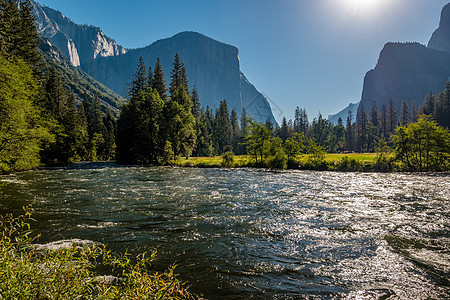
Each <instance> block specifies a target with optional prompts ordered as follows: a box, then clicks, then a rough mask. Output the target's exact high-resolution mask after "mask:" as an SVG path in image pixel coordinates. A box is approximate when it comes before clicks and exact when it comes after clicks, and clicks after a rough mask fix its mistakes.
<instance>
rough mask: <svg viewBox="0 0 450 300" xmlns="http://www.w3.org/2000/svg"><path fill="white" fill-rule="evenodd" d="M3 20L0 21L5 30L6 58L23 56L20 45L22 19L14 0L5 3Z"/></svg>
mask: <svg viewBox="0 0 450 300" xmlns="http://www.w3.org/2000/svg"><path fill="white" fill-rule="evenodd" d="M4 7H5V8H4V9H3V13H2V20H1V21H0V22H1V24H2V27H3V30H2V31H3V32H4V45H3V47H4V53H3V54H4V55H5V57H6V58H10V57H18V58H21V55H20V54H21V52H20V47H19V45H20V44H22V40H21V39H22V37H21V35H20V30H21V26H22V24H21V20H20V12H19V10H18V9H17V6H16V4H15V3H14V1H7V2H6V4H5V5H4Z"/></svg>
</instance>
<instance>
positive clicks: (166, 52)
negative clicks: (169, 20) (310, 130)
mask: <svg viewBox="0 0 450 300" xmlns="http://www.w3.org/2000/svg"><path fill="white" fill-rule="evenodd" d="M176 53H178V54H179V56H180V58H181V60H182V61H183V62H184V64H185V66H186V71H187V74H188V81H189V85H190V88H192V87H193V86H194V85H195V86H196V87H197V90H198V93H199V96H200V101H201V103H202V105H203V106H204V107H206V106H209V107H210V108H212V109H216V108H217V107H218V106H219V103H220V101H222V100H223V99H226V100H227V102H228V106H229V108H230V109H232V108H235V109H236V111H237V112H238V114H240V113H241V110H242V107H243V106H245V108H246V110H247V113H248V115H250V116H252V117H253V118H255V119H256V120H257V121H260V122H265V121H266V120H270V121H271V122H274V123H275V119H274V117H273V114H272V111H271V108H270V105H269V103H268V101H267V99H266V98H265V97H264V96H263V95H262V94H261V93H260V92H258V90H257V89H256V88H255V87H254V86H253V85H252V84H251V83H250V82H249V81H248V80H247V79H246V78H245V76H244V75H243V74H242V73H241V71H240V68H239V58H238V49H237V48H236V47H234V46H230V45H227V44H224V43H221V42H218V41H215V40H213V39H211V38H209V37H206V36H204V35H202V34H199V33H196V32H182V33H179V34H177V35H175V36H173V37H171V38H168V39H163V40H159V41H157V42H155V43H153V44H151V45H149V46H147V47H145V48H140V49H134V50H129V51H128V53H126V54H124V55H120V56H115V57H104V58H97V59H96V60H94V61H92V62H90V63H87V64H83V65H81V68H82V69H83V70H85V71H86V72H87V73H88V74H90V75H91V76H92V77H94V78H95V79H97V80H98V81H100V82H102V83H104V84H105V85H106V86H108V87H110V88H111V89H112V90H114V91H115V92H117V93H119V94H121V95H125V94H126V89H127V86H126V84H127V83H129V82H130V78H131V76H132V75H133V74H134V73H135V71H136V66H137V63H138V60H139V57H141V56H142V57H143V59H144V62H145V64H146V66H147V68H148V67H150V66H151V67H152V68H153V67H154V66H155V63H156V59H157V58H158V57H159V58H160V60H161V64H162V66H163V68H164V72H165V75H166V82H167V83H168V84H169V83H170V70H171V68H172V63H173V59H174V57H175V54H176Z"/></svg>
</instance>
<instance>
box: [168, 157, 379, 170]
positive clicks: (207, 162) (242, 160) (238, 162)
mask: <svg viewBox="0 0 450 300" xmlns="http://www.w3.org/2000/svg"><path fill="white" fill-rule="evenodd" d="M308 157H309V155H308V154H303V155H299V156H297V157H296V159H297V160H298V161H299V162H300V163H305V162H306V161H307V160H308ZM344 157H347V158H348V159H354V160H355V161H357V162H363V163H373V162H374V160H375V157H376V153H333V154H326V155H325V162H327V163H332V162H334V161H338V160H340V159H343V158H344ZM222 160H223V159H222V157H221V156H211V157H188V158H187V159H186V158H185V157H181V158H179V159H178V160H177V161H176V165H178V166H180V167H206V168H208V167H221V166H222ZM252 161H253V158H252V157H251V156H250V155H236V156H234V167H235V168H239V167H247V166H249V165H250V164H251V162H252Z"/></svg>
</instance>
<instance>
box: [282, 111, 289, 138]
mask: <svg viewBox="0 0 450 300" xmlns="http://www.w3.org/2000/svg"><path fill="white" fill-rule="evenodd" d="M280 138H281V140H282V141H283V143H284V142H285V141H286V140H287V139H288V138H289V128H288V124H287V121H286V117H283V121H282V122H281V128H280Z"/></svg>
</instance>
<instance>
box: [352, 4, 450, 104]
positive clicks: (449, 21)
mask: <svg viewBox="0 0 450 300" xmlns="http://www.w3.org/2000/svg"><path fill="white" fill-rule="evenodd" d="M447 51H448V52H447ZM449 77H450V5H446V6H445V7H444V8H443V10H442V14H441V20H440V25H439V28H438V29H437V30H436V31H435V32H434V33H433V36H432V38H431V40H430V42H429V43H428V47H425V46H424V45H421V44H419V43H387V44H386V45H385V46H384V48H383V50H382V51H381V53H380V57H379V59H378V63H377V65H376V67H375V69H373V70H370V71H369V72H367V74H366V76H365V78H364V87H363V92H362V96H361V104H362V105H364V107H365V108H366V110H368V109H369V107H370V106H371V104H372V102H373V101H374V100H375V101H377V104H378V107H381V105H388V104H389V101H390V100H392V101H393V103H394V105H396V106H397V107H398V108H400V106H401V102H402V101H403V100H406V101H407V103H408V104H409V105H410V106H411V104H412V101H414V102H415V103H416V105H417V106H420V105H422V103H423V100H424V98H425V96H426V94H427V93H429V92H430V91H432V92H433V93H439V92H441V91H442V90H444V88H445V83H446V82H447V81H448V80H449Z"/></svg>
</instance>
